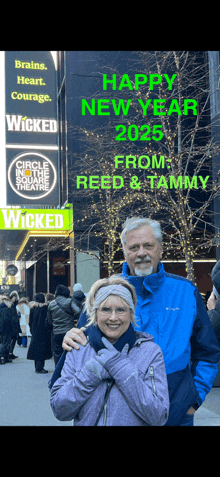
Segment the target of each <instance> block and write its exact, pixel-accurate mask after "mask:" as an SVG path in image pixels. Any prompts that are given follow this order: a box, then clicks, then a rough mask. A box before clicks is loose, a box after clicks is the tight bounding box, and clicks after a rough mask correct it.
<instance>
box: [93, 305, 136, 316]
mask: <svg viewBox="0 0 220 477" xmlns="http://www.w3.org/2000/svg"><path fill="white" fill-rule="evenodd" d="M98 310H99V311H100V312H101V313H102V315H104V316H109V315H111V314H112V312H113V310H114V311H115V314H116V315H118V316H123V315H125V313H126V312H127V311H128V310H129V308H128V307H127V306H117V308H110V307H108V306H101V307H100V308H98Z"/></svg>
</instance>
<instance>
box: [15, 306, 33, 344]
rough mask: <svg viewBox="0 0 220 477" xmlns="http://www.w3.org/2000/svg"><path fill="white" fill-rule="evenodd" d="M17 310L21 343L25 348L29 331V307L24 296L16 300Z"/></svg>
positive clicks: (29, 334)
mask: <svg viewBox="0 0 220 477" xmlns="http://www.w3.org/2000/svg"><path fill="white" fill-rule="evenodd" d="M17 311H18V312H19V313H20V328H21V333H20V336H21V345H22V346H23V348H27V339H28V336H31V333H30V327H29V318H30V307H29V303H28V299H27V298H26V297H22V298H20V300H19V301H18V304H17Z"/></svg>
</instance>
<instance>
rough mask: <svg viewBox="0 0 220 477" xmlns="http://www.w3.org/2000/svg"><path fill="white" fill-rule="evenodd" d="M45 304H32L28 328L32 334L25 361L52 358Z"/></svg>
mask: <svg viewBox="0 0 220 477" xmlns="http://www.w3.org/2000/svg"><path fill="white" fill-rule="evenodd" d="M46 316H47V304H46V303H37V302H32V304H31V306H30V320H29V326H30V331H31V334H32V337H31V343H30V346H29V349H28V353H27V359H31V360H34V361H42V360H45V359H50V358H52V352H51V339H50V338H51V337H50V331H49V330H48V329H47V328H46V323H45V321H46Z"/></svg>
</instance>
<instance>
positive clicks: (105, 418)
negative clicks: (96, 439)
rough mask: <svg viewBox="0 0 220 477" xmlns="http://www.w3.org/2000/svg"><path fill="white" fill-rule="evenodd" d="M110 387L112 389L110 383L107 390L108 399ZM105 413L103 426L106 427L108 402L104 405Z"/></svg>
mask: <svg viewBox="0 0 220 477" xmlns="http://www.w3.org/2000/svg"><path fill="white" fill-rule="evenodd" d="M109 387H110V383H107V389H106V393H105V397H107V396H108V393H109ZM103 411H104V421H103V426H105V425H106V421H107V401H106V403H105V405H104V409H103Z"/></svg>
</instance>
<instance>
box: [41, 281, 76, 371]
mask: <svg viewBox="0 0 220 477" xmlns="http://www.w3.org/2000/svg"><path fill="white" fill-rule="evenodd" d="M79 312H80V308H79V307H78V306H77V304H76V303H75V301H73V300H72V298H71V297H70V291H69V289H68V288H67V287H65V286H64V285H58V286H57V288H56V291H55V299H54V300H52V301H51V302H50V303H49V305H48V311H47V320H46V321H47V322H46V325H47V326H48V328H49V327H51V329H52V348H53V357H54V362H55V366H56V365H57V363H58V361H59V359H60V357H61V355H62V353H63V349H62V342H63V338H64V336H65V334H66V332H67V331H68V330H69V329H70V328H71V327H73V326H74V325H75V315H76V314H78V313H79Z"/></svg>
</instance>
